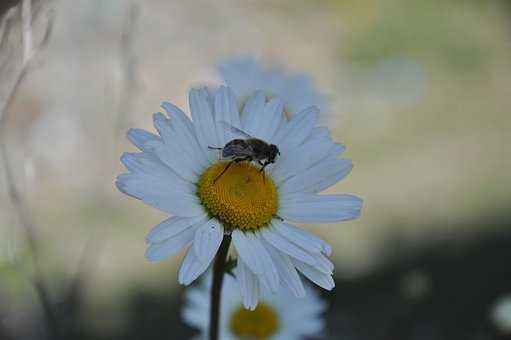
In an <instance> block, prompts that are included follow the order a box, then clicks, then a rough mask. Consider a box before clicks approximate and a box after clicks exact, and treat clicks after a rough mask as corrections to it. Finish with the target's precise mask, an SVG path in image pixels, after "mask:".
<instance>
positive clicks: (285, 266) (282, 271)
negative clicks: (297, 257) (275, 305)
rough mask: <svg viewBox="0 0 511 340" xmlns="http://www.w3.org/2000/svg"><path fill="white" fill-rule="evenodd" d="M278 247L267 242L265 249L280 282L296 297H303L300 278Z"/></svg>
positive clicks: (303, 291)
mask: <svg viewBox="0 0 511 340" xmlns="http://www.w3.org/2000/svg"><path fill="white" fill-rule="evenodd" d="M279 249H280V248H278V247H274V246H272V245H271V244H267V246H266V250H268V253H269V254H270V256H271V258H272V260H273V263H274V264H275V266H276V267H277V270H278V272H279V276H280V278H281V279H282V282H283V283H284V284H285V285H286V286H287V287H288V288H289V289H290V290H291V292H292V293H293V294H294V296H296V297H304V296H305V289H304V287H303V283H302V280H301V279H300V276H299V275H298V273H297V272H296V269H295V267H294V265H293V263H292V262H291V260H290V259H289V257H288V256H287V255H286V254H284V253H281V252H280V250H279Z"/></svg>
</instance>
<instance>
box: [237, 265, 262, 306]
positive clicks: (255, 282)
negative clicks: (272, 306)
mask: <svg viewBox="0 0 511 340" xmlns="http://www.w3.org/2000/svg"><path fill="white" fill-rule="evenodd" d="M236 278H237V279H238V282H239V285H240V290H241V296H242V297H243V305H244V306H245V308H247V309H250V310H254V309H255V308H256V306H257V302H258V300H259V279H258V278H257V276H255V275H254V274H253V273H252V271H251V270H250V269H249V268H248V267H247V265H246V264H245V263H244V262H243V260H242V259H240V258H238V265H237V266H236Z"/></svg>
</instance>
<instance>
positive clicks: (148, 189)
mask: <svg viewBox="0 0 511 340" xmlns="http://www.w3.org/2000/svg"><path fill="white" fill-rule="evenodd" d="M115 184H116V185H117V188H118V189H119V190H120V191H121V192H123V193H125V194H127V195H130V196H132V197H135V198H138V199H140V200H142V201H143V202H144V203H146V204H149V205H150V206H152V207H155V208H156V209H160V210H162V211H165V212H167V213H169V214H172V215H180V216H186V217H192V216H197V215H201V214H202V213H203V212H204V209H203V208H202V206H201V204H200V202H199V199H198V198H197V196H196V195H195V194H190V193H183V192H182V191H181V190H178V189H176V188H177V187H176V186H175V185H174V183H172V181H164V180H161V179H155V178H151V177H147V176H142V175H140V174H135V173H128V174H122V175H120V176H118V177H117V181H116V182H115Z"/></svg>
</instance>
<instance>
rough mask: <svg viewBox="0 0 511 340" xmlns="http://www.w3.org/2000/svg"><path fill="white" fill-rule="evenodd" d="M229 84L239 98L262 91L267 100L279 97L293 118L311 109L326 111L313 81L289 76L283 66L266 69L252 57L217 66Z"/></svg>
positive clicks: (285, 109)
mask: <svg viewBox="0 0 511 340" xmlns="http://www.w3.org/2000/svg"><path fill="white" fill-rule="evenodd" d="M218 71H219V73H220V75H221V77H222V78H223V80H224V81H225V83H226V85H227V86H229V87H230V88H232V89H233V91H234V93H236V95H237V96H238V98H241V99H246V98H248V97H249V96H250V95H252V94H253V93H254V92H256V91H261V92H262V93H263V94H264V95H265V96H266V98H267V99H271V98H275V97H277V98H280V99H281V100H282V101H283V102H284V112H286V113H287V114H289V116H292V115H294V114H297V113H298V112H300V111H301V110H303V109H306V108H308V107H310V106H315V107H318V108H319V109H320V110H321V111H323V112H324V111H325V106H326V105H325V100H324V98H323V96H322V95H321V94H320V93H319V92H318V91H317V90H316V89H315V87H314V84H313V82H312V80H311V79H310V78H309V77H307V76H305V75H303V74H290V73H288V72H287V70H285V69H284V68H282V67H279V66H277V65H274V66H272V67H265V66H264V65H261V64H259V63H258V62H257V61H256V60H255V59H253V58H238V59H233V60H231V61H228V62H225V63H222V64H220V65H218Z"/></svg>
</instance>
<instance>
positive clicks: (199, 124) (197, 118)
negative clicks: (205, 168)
mask: <svg viewBox="0 0 511 340" xmlns="http://www.w3.org/2000/svg"><path fill="white" fill-rule="evenodd" d="M207 96H208V94H207V91H206V90H204V89H202V90H199V89H192V90H190V95H189V104H190V111H191V113H192V119H193V124H194V127H195V134H196V136H197V140H198V142H199V144H200V145H201V146H202V148H203V149H204V150H205V152H206V153H207V155H208V156H209V159H210V161H214V160H215V157H216V155H215V153H214V152H211V151H210V150H209V149H208V146H213V147H223V145H221V144H220V143H219V141H218V138H217V135H216V128H215V122H214V116H213V110H212V107H211V106H210V103H209V102H208V98H207Z"/></svg>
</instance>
